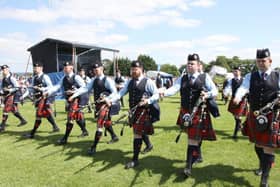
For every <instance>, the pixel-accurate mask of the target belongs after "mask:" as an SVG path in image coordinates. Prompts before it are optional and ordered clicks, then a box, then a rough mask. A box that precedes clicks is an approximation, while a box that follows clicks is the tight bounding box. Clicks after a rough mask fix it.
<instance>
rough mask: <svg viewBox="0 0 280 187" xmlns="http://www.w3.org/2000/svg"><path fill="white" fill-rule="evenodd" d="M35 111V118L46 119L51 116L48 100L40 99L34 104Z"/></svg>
mask: <svg viewBox="0 0 280 187" xmlns="http://www.w3.org/2000/svg"><path fill="white" fill-rule="evenodd" d="M35 107H36V108H37V109H36V116H37V117H42V118H47V117H49V116H50V115H51V114H52V109H51V106H50V102H49V101H48V98H41V99H40V100H39V101H37V102H36V103H35Z"/></svg>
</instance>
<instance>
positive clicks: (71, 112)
mask: <svg viewBox="0 0 280 187" xmlns="http://www.w3.org/2000/svg"><path fill="white" fill-rule="evenodd" d="M67 104H68V105H67V106H68V109H67V111H68V113H67V119H68V121H69V120H82V119H84V113H83V112H82V108H80V107H79V98H75V99H74V100H73V101H71V102H69V101H68V100H67Z"/></svg>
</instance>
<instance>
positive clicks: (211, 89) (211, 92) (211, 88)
mask: <svg viewBox="0 0 280 187" xmlns="http://www.w3.org/2000/svg"><path fill="white" fill-rule="evenodd" d="M205 87H206V89H207V94H208V96H209V97H216V96H217V95H218V89H217V87H216V85H215V84H214V82H213V80H212V79H211V77H210V76H209V75H208V74H207V73H206V77H205Z"/></svg>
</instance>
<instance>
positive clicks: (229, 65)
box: [103, 54, 256, 76]
mask: <svg viewBox="0 0 280 187" xmlns="http://www.w3.org/2000/svg"><path fill="white" fill-rule="evenodd" d="M137 60H139V61H141V62H143V66H144V69H145V70H154V71H157V70H158V65H157V63H156V61H155V60H154V59H153V58H152V57H150V56H149V55H143V54H140V55H139V56H138V57H137ZM131 61H132V60H131V59H129V58H127V57H120V58H117V59H116V60H115V63H114V62H113V61H112V60H109V59H104V60H103V64H104V67H105V73H106V74H107V75H114V64H115V66H116V67H115V69H118V70H120V71H121V72H122V75H124V76H129V75H130V64H131ZM172 64H174V63H172V62H169V63H165V64H161V65H160V71H164V72H166V73H170V74H172V75H174V76H179V75H180V74H181V73H182V71H183V70H184V69H185V68H186V62H185V63H184V65H181V66H180V67H179V68H178V67H177V66H175V65H172ZM202 64H203V65H204V71H205V72H209V71H210V69H211V67H212V66H214V65H216V66H221V67H224V68H226V69H227V71H228V72H232V69H233V68H234V67H236V66H240V67H241V69H242V74H246V73H248V72H250V71H253V70H255V68H256V67H255V60H254V59H244V60H243V59H240V58H239V57H237V56H234V57H232V58H228V57H226V56H217V58H216V59H215V60H213V61H211V62H209V63H205V62H202Z"/></svg>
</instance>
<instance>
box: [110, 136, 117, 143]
mask: <svg viewBox="0 0 280 187" xmlns="http://www.w3.org/2000/svg"><path fill="white" fill-rule="evenodd" d="M118 141H119V138H118V137H117V136H115V137H114V138H112V139H111V140H110V141H109V142H107V144H113V143H116V142H118Z"/></svg>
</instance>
